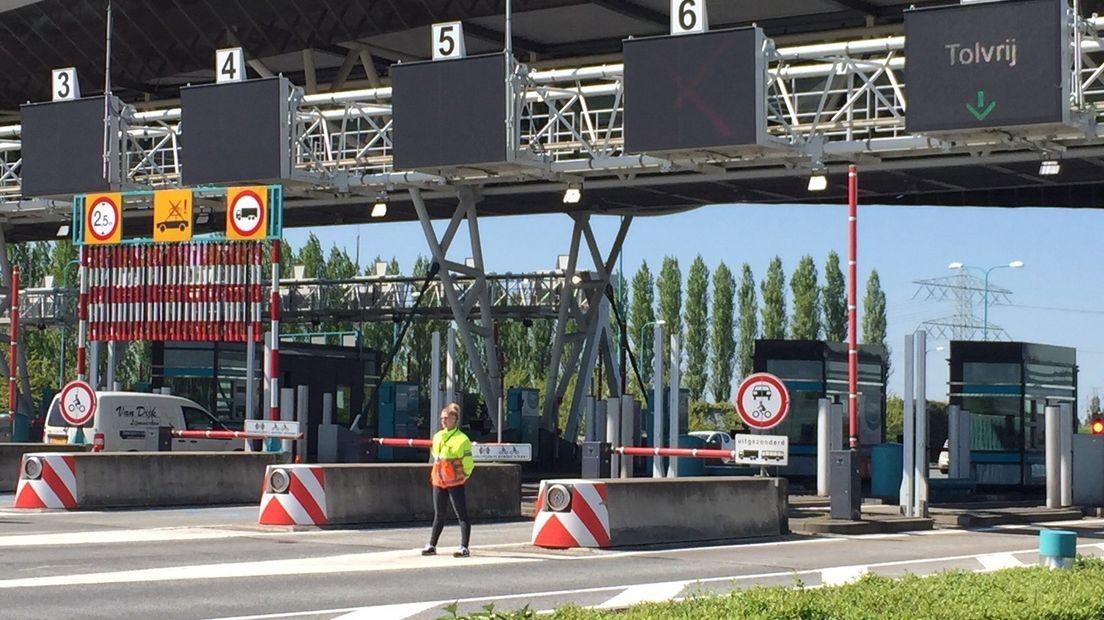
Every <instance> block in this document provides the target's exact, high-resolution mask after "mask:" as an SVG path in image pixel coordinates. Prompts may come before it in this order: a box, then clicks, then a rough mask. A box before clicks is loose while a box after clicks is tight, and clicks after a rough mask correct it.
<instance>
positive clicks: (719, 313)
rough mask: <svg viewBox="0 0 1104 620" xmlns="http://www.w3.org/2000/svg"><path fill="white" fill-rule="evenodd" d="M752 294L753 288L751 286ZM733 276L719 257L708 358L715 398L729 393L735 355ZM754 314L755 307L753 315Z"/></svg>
mask: <svg viewBox="0 0 1104 620" xmlns="http://www.w3.org/2000/svg"><path fill="white" fill-rule="evenodd" d="M752 294H753V295H754V294H755V289H754V287H752ZM735 295H736V279H735V278H733V277H732V272H731V271H730V270H729V269H728V265H725V264H724V261H721V264H719V265H717V271H715V272H714V273H713V315H712V329H711V332H712V334H711V335H712V338H713V346H712V351H711V353H712V357H711V358H710V373H709V389H710V391H711V392H713V400H714V402H726V401H728V398H729V396H731V395H732V363H733V361H734V360H735V358H736V330H735V323H734V317H733V298H734V297H735ZM754 316H755V313H754V310H753V311H752V317H754Z"/></svg>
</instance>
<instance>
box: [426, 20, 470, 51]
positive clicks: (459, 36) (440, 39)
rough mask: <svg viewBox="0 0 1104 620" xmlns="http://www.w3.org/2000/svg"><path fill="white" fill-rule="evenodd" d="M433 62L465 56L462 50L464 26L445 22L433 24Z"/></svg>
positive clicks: (431, 43) (458, 23) (463, 49)
mask: <svg viewBox="0 0 1104 620" xmlns="http://www.w3.org/2000/svg"><path fill="white" fill-rule="evenodd" d="M430 45H432V46H433V60H447V59H450V58H463V57H464V56H467V50H466V49H465V48H464V24H462V23H461V22H445V23H441V24H433V39H432V40H431V41H430Z"/></svg>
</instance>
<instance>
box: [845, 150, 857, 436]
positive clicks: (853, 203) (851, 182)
mask: <svg viewBox="0 0 1104 620" xmlns="http://www.w3.org/2000/svg"><path fill="white" fill-rule="evenodd" d="M847 206H848V214H847V222H848V229H847V237H848V250H847V252H848V256H847V270H848V291H847V324H848V336H847V380H848V431H847V432H848V435H849V447H850V448H851V449H852V450H857V449H858V447H859V435H858V432H859V424H858V417H859V329H858V314H859V312H858V286H859V285H858V261H859V253H858V245H859V243H858V230H859V228H858V225H859V171H858V166H856V165H855V164H851V165H850V166H849V167H848V168H847Z"/></svg>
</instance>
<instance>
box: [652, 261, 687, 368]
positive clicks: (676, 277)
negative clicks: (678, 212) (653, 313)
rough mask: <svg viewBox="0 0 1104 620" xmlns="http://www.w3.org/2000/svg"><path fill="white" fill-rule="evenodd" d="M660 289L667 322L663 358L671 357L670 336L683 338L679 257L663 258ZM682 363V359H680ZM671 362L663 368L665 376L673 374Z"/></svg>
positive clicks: (660, 303)
mask: <svg viewBox="0 0 1104 620" xmlns="http://www.w3.org/2000/svg"><path fill="white" fill-rule="evenodd" d="M656 288H658V289H659V318H661V319H663V321H664V322H666V324H667V325H666V326H665V329H664V333H665V334H666V336H667V337H665V338H664V339H663V359H664V360H670V359H671V339H670V336H672V335H675V334H677V335H678V336H679V338H680V339H681V338H682V271H681V270H680V269H679V264H678V259H677V258H675V257H674V256H665V257H664V258H663V267H661V268H660V270H659V281H658V282H657V283H656ZM679 363H680V364H681V360H680V361H679ZM670 365H671V364H670V362H669V361H667V362H666V363H665V364H664V366H663V368H664V370H663V372H664V373H665V374H664V378H666V377H669V376H670V374H671V369H670Z"/></svg>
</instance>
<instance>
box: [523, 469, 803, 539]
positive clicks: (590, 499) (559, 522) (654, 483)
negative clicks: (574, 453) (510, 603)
mask: <svg viewBox="0 0 1104 620" xmlns="http://www.w3.org/2000/svg"><path fill="white" fill-rule="evenodd" d="M536 509H537V516H536V520H535V522H534V527H533V544H534V545H537V546H540V547H549V548H570V547H617V546H626V545H648V544H662V543H681V542H698V541H709V540H727V539H740V538H759V537H764V536H779V535H782V534H785V533H788V532H789V521H788V518H787V509H788V499H787V490H786V480H785V479H784V478H751V477H727V478H721V477H700V478H676V479H648V478H644V479H640V478H638V479H627V480H605V481H597V482H596V481H592V480H546V481H544V482H543V483H542V484H541V490H540V493H539V496H538V498H537V507H536Z"/></svg>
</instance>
